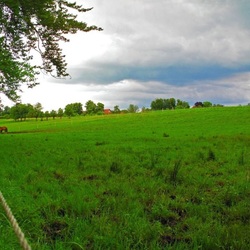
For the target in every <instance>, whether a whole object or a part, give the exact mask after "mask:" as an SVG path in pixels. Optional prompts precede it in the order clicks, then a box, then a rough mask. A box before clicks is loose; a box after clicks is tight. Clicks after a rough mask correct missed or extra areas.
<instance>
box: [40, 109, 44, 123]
mask: <svg viewBox="0 0 250 250" xmlns="http://www.w3.org/2000/svg"><path fill="white" fill-rule="evenodd" d="M44 116H45V113H44V112H43V111H41V112H40V113H39V118H40V120H41V121H43V118H44Z"/></svg>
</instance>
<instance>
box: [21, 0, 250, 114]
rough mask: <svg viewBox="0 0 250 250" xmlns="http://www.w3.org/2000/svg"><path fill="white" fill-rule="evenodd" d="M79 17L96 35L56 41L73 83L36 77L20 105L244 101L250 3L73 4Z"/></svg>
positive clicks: (148, 0)
mask: <svg viewBox="0 0 250 250" xmlns="http://www.w3.org/2000/svg"><path fill="white" fill-rule="evenodd" d="M77 2H78V3H83V5H84V7H94V9H93V10H92V11H90V12H87V13H83V14H81V16H79V18H80V19H81V20H84V21H86V22H87V23H88V24H89V25H92V24H95V25H97V26H100V27H102V28H103V29H104V30H103V31H102V32H97V31H94V32H89V33H84V34H83V33H78V34H77V35H74V36H72V37H70V43H67V44H63V45H62V46H63V50H64V53H65V54H66V58H67V61H68V67H69V73H70V74H71V76H72V78H71V79H68V80H56V79H54V78H52V77H49V76H46V75H43V74H41V75H40V77H39V80H40V85H39V86H37V87H35V88H34V89H31V90H30V89H29V90H25V91H24V93H23V94H22V101H23V103H31V104H35V103H37V102H40V103H42V105H43V107H44V110H52V109H56V110H57V109H58V108H64V107H65V105H66V104H69V103H73V102H81V103H82V104H83V105H85V103H86V102H87V101H88V100H93V101H94V102H102V103H103V104H104V105H105V108H111V109H113V107H114V106H115V105H119V107H120V108H127V107H128V106H129V104H136V105H138V106H139V107H143V106H144V107H150V103H151V101H153V100H154V99H156V98H170V97H174V98H176V99H177V98H179V99H181V100H184V101H187V102H189V104H190V105H193V104H194V103H195V102H196V101H207V100H208V101H211V102H212V103H220V104H224V105H238V104H247V103H249V102H250V18H249V17H250V1H249V0H157V1H153V0H126V1H117V0H106V1H103V0H85V1H81V0H78V1H77Z"/></svg>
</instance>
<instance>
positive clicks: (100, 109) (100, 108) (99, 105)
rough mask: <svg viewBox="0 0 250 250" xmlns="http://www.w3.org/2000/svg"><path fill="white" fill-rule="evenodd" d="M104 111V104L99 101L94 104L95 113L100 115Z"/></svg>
mask: <svg viewBox="0 0 250 250" xmlns="http://www.w3.org/2000/svg"><path fill="white" fill-rule="evenodd" d="M103 111H104V104H103V103H101V102H98V103H97V105H96V114H99V115H102V114H103Z"/></svg>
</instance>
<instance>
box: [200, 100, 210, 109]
mask: <svg viewBox="0 0 250 250" xmlns="http://www.w3.org/2000/svg"><path fill="white" fill-rule="evenodd" d="M202 104H203V107H204V108H209V107H212V106H213V104H212V103H211V102H209V101H205V102H203V103H202Z"/></svg>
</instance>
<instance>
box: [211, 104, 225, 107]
mask: <svg viewBox="0 0 250 250" xmlns="http://www.w3.org/2000/svg"><path fill="white" fill-rule="evenodd" d="M213 107H224V105H222V104H214V105H213Z"/></svg>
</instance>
